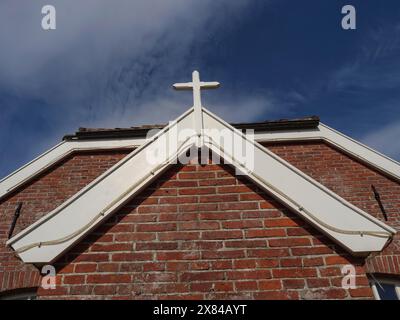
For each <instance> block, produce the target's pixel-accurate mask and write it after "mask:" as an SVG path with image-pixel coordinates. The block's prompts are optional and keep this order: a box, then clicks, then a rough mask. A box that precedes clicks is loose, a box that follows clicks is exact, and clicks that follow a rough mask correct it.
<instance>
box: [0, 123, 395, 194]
mask: <svg viewBox="0 0 400 320" xmlns="http://www.w3.org/2000/svg"><path fill="white" fill-rule="evenodd" d="M255 140H256V141H257V142H260V143H263V142H266V143H268V142H294V141H312V140H322V141H325V142H326V143H328V144H330V145H332V146H334V147H336V148H337V149H339V150H341V151H342V152H344V153H346V154H349V155H350V156H352V157H354V158H356V159H358V160H360V161H362V162H364V163H366V164H368V165H370V166H371V167H373V168H375V169H377V170H379V171H381V172H382V173H384V174H386V175H388V176H390V177H392V178H394V179H396V180H397V181H400V163H399V162H397V161H395V160H393V159H391V158H389V157H387V156H385V155H383V154H381V153H379V152H378V151H376V150H374V149H372V148H370V147H368V146H366V145H364V144H362V143H360V142H358V141H356V140H354V139H352V138H350V137H348V136H346V135H344V134H342V133H340V132H338V131H336V130H334V129H332V128H330V127H328V126H326V125H324V124H322V123H320V125H319V126H318V128H316V129H306V130H288V131H272V132H258V133H255ZM146 141H147V140H146V139H145V138H129V139H110V140H108V139H107V140H89V141H87V140H71V141H63V142H61V143H59V144H58V145H56V146H54V147H53V148H51V149H50V150H48V151H46V152H45V153H43V154H41V155H40V156H38V157H37V158H35V159H33V160H32V161H30V162H29V163H27V164H26V165H24V166H23V167H21V168H19V169H17V170H16V171H14V172H13V173H11V174H9V175H8V176H6V177H5V178H3V179H1V180H0V200H1V199H2V198H4V197H5V196H6V195H7V194H9V193H10V192H12V191H14V190H15V189H17V188H18V187H19V186H21V185H22V184H25V183H27V182H29V181H30V180H32V179H33V178H35V177H36V176H38V175H39V174H41V173H42V172H44V171H45V170H47V169H48V168H49V167H51V166H53V165H54V164H56V163H57V162H59V161H61V160H62V159H64V158H65V157H67V156H69V155H70V154H72V153H74V152H79V151H90V150H107V149H120V148H137V147H139V146H141V145H143V144H144V143H145V142H146Z"/></svg>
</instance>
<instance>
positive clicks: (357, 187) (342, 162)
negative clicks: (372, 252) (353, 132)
mask: <svg viewBox="0 0 400 320" xmlns="http://www.w3.org/2000/svg"><path fill="white" fill-rule="evenodd" d="M266 146H267V147H268V148H269V149H270V150H271V151H273V152H274V153H276V154H277V155H279V156H280V157H282V158H283V159H285V160H287V161H288V162H290V163H291V164H293V165H294V166H296V167H297V168H299V169H300V170H302V171H303V172H304V173H306V174H308V175H309V176H311V177H313V178H314V179H316V180H317V181H319V182H320V183H322V184H323V185H325V186H326V187H328V188H329V189H331V190H332V191H334V192H336V193H337V194H338V195H340V196H341V197H343V198H344V199H346V200H348V201H349V202H351V203H353V204H354V205H356V206H357V207H359V208H361V209H363V210H365V211H366V212H368V213H369V214H371V215H373V216H374V217H376V218H378V219H379V220H382V221H384V222H385V223H386V224H388V225H390V226H392V227H393V228H395V229H396V230H399V231H400V183H399V182H398V181H394V180H392V179H390V178H388V177H385V176H384V175H383V174H381V173H379V172H377V171H375V170H374V169H371V168H369V167H368V166H366V165H364V164H362V163H360V162H358V161H356V160H354V159H352V158H351V157H349V156H347V155H345V154H343V153H341V152H340V151H338V150H336V149H335V148H333V147H331V146H329V145H327V144H325V143H323V142H309V143H305V142H301V143H283V144H278V145H266ZM371 185H374V186H375V187H376V189H377V190H378V191H379V193H380V197H381V199H382V203H383V205H384V208H385V211H386V212H387V216H388V221H385V220H384V216H383V214H382V211H381V209H380V207H379V204H378V202H377V201H376V199H375V197H374V194H373V192H372V189H371ZM368 271H369V272H372V273H384V274H395V275H400V235H399V234H397V235H396V237H395V239H394V240H393V242H392V243H391V244H390V245H389V246H388V247H387V248H386V250H384V251H383V253H382V254H380V255H379V256H376V257H371V258H370V259H368Z"/></svg>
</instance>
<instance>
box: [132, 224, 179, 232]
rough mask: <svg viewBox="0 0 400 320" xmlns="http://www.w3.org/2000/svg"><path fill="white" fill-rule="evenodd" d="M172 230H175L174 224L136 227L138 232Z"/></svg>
mask: <svg viewBox="0 0 400 320" xmlns="http://www.w3.org/2000/svg"><path fill="white" fill-rule="evenodd" d="M174 230H176V223H151V224H138V225H136V231H138V232H163V231H174Z"/></svg>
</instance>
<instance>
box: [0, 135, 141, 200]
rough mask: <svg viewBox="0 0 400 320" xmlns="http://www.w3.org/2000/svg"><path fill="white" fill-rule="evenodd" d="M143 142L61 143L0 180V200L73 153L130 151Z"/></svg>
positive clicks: (95, 141) (120, 140)
mask: <svg viewBox="0 0 400 320" xmlns="http://www.w3.org/2000/svg"><path fill="white" fill-rule="evenodd" d="M145 141H146V140H145V139H119V140H90V141H85V140H71V141H63V142H61V143H59V144H57V145H56V146H55V147H53V148H51V149H50V150H48V151H46V152H44V153H43V154H41V155H39V156H38V157H37V158H35V159H33V160H32V161H30V162H29V163H27V164H26V165H24V166H23V167H21V168H19V169H17V170H16V171H14V172H12V173H11V174H9V175H8V176H6V177H5V178H3V179H2V180H0V199H1V198H3V197H4V196H6V195H7V194H8V193H10V192H12V191H13V190H15V189H17V188H18V187H19V186H21V185H23V184H25V183H27V182H28V181H30V180H32V179H33V178H35V177H36V176H37V175H39V174H41V173H42V172H44V171H46V170H47V169H48V168H50V167H51V166H53V165H55V164H56V163H58V162H59V161H61V160H62V159H65V158H66V157H68V156H69V155H71V154H73V153H74V152H81V151H96V150H108V149H110V150H113V149H125V148H126V149H131V148H136V147H138V146H140V145H142V144H143V143H144V142H145Z"/></svg>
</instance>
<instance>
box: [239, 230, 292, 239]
mask: <svg viewBox="0 0 400 320" xmlns="http://www.w3.org/2000/svg"><path fill="white" fill-rule="evenodd" d="M245 236H246V238H249V239H251V238H271V237H284V236H286V233H285V230H284V229H262V230H248V231H246V234H245Z"/></svg>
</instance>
